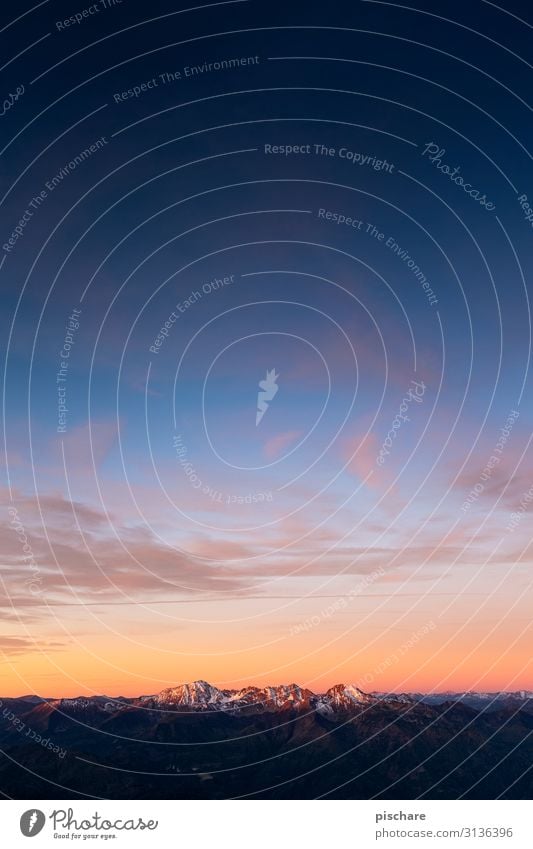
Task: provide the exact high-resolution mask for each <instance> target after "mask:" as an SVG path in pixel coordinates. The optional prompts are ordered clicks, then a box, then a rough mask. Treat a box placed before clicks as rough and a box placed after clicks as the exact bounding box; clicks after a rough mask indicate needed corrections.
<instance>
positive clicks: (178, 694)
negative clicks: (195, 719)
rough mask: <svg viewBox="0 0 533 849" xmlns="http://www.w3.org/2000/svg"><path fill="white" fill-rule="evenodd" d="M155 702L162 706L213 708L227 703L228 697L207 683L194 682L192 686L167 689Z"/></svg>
mask: <svg viewBox="0 0 533 849" xmlns="http://www.w3.org/2000/svg"><path fill="white" fill-rule="evenodd" d="M155 701H156V703H157V704H160V705H178V706H183V707H195V708H211V707H216V706H217V705H221V704H222V703H223V702H225V701H226V696H225V695H224V693H223V692H222V690H219V689H218V688H217V687H214V686H213V685H212V684H208V682H207V681H193V682H192V683H191V684H179V685H178V686H177V687H167V689H166V690H162V691H161V692H160V693H159V694H158V695H157V696H156V697H155Z"/></svg>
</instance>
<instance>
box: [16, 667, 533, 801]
mask: <svg viewBox="0 0 533 849" xmlns="http://www.w3.org/2000/svg"><path fill="white" fill-rule="evenodd" d="M532 764H533V693H532V692H530V691H516V692H512V693H507V692H501V693H486V692H471V693H441V694H421V693H401V694H396V693H376V692H374V693H366V692H364V691H362V690H361V689H359V688H358V687H357V686H355V685H353V684H337V685H335V686H333V687H330V688H329V689H328V690H327V691H326V692H324V693H319V694H317V693H313V692H312V691H311V690H309V689H308V688H306V687H301V686H299V685H297V684H287V685H279V686H265V687H253V686H248V687H243V688H240V689H235V690H229V689H220V688H218V687H215V686H213V685H212V684H209V683H208V682H206V681H195V682H193V683H188V684H180V685H178V686H175V687H168V688H166V689H164V690H162V691H161V692H159V693H157V694H154V695H141V696H138V697H110V696H105V695H101V696H100V695H97V696H89V697H86V696H80V697H78V698H62V699H45V698H42V697H39V696H23V697H20V698H14V699H13V698H9V699H8V698H4V699H0V788H1V789H2V791H3V793H4V794H5V795H7V796H9V797H11V798H16V799H31V798H39V799H47V798H49V799H56V798H87V797H89V798H90V797H97V798H117V799H120V798H140V799H156V798H186V799H189V798H191V799H195V798H213V799H215V798H216V799H220V798H240V797H245V798H249V797H250V798H284V799H299V798H301V799H307V798H317V797H325V798H354V799H366V798H383V799H414V798H436V799H442V798H444V799H446V798H453V799H455V798H459V797H461V798H463V797H464V798H496V797H502V798H527V799H530V798H531V794H532V792H533V767H532Z"/></svg>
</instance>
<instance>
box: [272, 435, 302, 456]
mask: <svg viewBox="0 0 533 849" xmlns="http://www.w3.org/2000/svg"><path fill="white" fill-rule="evenodd" d="M301 435H302V431H301V430H288V431H286V432H285V433H278V434H277V436H272V437H270V439H267V441H266V443H265V446H264V449H263V450H264V452H265V455H266V456H267V457H268V458H269V459H270V460H274V459H275V458H276V457H279V456H280V454H283V452H284V451H285V449H286V448H288V447H289V445H292V443H293V442H295V441H296V440H297V439H298V438H299V437H300V436H301Z"/></svg>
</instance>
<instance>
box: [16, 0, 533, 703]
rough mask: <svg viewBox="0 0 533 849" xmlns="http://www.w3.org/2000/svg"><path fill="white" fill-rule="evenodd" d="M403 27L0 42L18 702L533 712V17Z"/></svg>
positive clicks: (481, 1)
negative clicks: (194, 699) (348, 696)
mask: <svg viewBox="0 0 533 849" xmlns="http://www.w3.org/2000/svg"><path fill="white" fill-rule="evenodd" d="M420 5H421V6H422V5H423V6H424V9H422V8H418V7H415V6H407V5H401V6H400V5H397V4H394V3H388V2H378V0H360V1H359V2H356V3H347V2H346V3H342V2H332V3H328V4H327V5H318V6H316V7H313V6H311V5H310V4H300V3H294V4H286V3H279V2H273V3H270V2H269V3H268V4H267V3H259V2H255V0H231V1H230V2H219V3H210V4H203V5H200V6H195V7H194V8H192V7H191V8H189V7H186V6H185V5H184V4H180V3H178V4H176V3H169V2H165V0H156V2H154V3H152V4H150V6H149V7H146V6H144V5H143V4H139V3H134V2H128V0H123V2H121V3H119V2H118V0H116V2H112V1H111V0H106V2H102V0H99V2H97V3H95V4H93V5H90V4H87V5H85V6H83V0H80V3H77V4H73V3H61V2H54V0H45V2H41V3H39V4H37V5H35V6H31V5H30V4H27V3H23V4H22V6H17V9H16V10H15V9H14V8H13V7H6V9H5V10H4V11H3V12H2V15H3V19H2V23H1V26H0V38H1V39H2V40H3V45H4V47H3V51H4V55H5V56H6V57H7V59H6V62H5V64H4V66H3V68H2V81H3V88H2V91H3V92H4V94H3V96H2V98H3V111H2V115H1V116H0V117H1V121H2V129H3V130H4V132H3V133H2V149H1V151H0V154H1V158H2V168H1V193H2V199H1V203H2V239H1V242H2V249H1V251H0V278H1V283H2V288H1V292H2V298H3V309H2V312H1V316H0V323H1V332H0V345H1V346H2V362H3V366H4V368H3V395H2V403H3V433H2V449H3V450H2V457H1V465H2V482H1V488H0V494H1V503H2V515H3V520H2V525H1V527H0V535H1V545H2V547H1V551H2V560H1V568H0V578H1V584H0V614H1V615H0V650H1V652H2V657H1V660H0V694H4V695H5V696H10V695H22V694H25V693H38V694H40V695H44V696H72V695H78V694H93V693H104V692H105V693H108V694H110V695H119V694H120V695H125V696H127V695H138V694H141V693H154V692H158V691H159V690H161V689H163V688H164V687H167V686H171V685H174V684H178V683H181V682H186V681H193V680H197V679H205V680H208V681H210V682H211V683H213V684H215V685H218V686H224V687H233V688H238V687H241V686H244V685H245V684H249V683H254V684H278V683H287V682H291V681H296V682H298V683H299V684H302V685H306V686H308V687H309V688H310V689H312V690H315V691H321V690H324V689H326V688H327V687H329V686H332V685H334V684H336V683H339V682H341V681H342V682H345V683H348V682H349V683H355V684H356V685H358V686H360V687H361V689H363V690H367V691H391V692H392V691H399V692H401V691H444V690H452V691H460V690H476V689H477V690H480V689H482V690H490V691H494V690H520V689H533V678H532V671H533V670H532V665H533V664H532V657H531V624H532V622H531V602H532V595H533V593H532V584H531V553H530V541H531V533H530V528H531V515H532V512H533V462H532V447H531V438H532V435H533V431H532V412H533V411H532V404H531V391H532V380H531V374H530V354H531V315H530V301H529V289H530V282H529V281H530V280H531V268H532V259H533V257H532V244H533V243H532V239H533V229H532V227H533V183H532V164H531V159H532V154H531V152H530V150H529V147H528V140H529V139H530V138H531V137H532V130H533V122H532V117H531V107H530V105H529V102H528V101H529V98H530V92H531V83H530V74H531V65H530V64H529V62H528V55H529V54H528V47H529V44H530V40H531V27H532V25H533V21H532V20H531V10H530V9H528V6H527V4H525V3H521V2H518V0H512V2H510V3H507V4H505V9H504V8H503V7H499V6H498V5H497V4H494V3H489V2H487V1H486V0H476V2H474V3H471V4H464V3H458V2H448V3H443V2H438V0H435V2H432V3H430V4H429V5H427V4H420ZM258 405H259V408H258ZM258 409H259V411H260V413H262V415H260V416H258Z"/></svg>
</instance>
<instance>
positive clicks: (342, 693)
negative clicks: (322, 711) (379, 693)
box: [322, 684, 375, 708]
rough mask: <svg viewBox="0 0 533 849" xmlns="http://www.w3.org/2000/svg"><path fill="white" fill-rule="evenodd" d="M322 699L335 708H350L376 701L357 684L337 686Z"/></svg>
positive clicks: (331, 688)
mask: <svg viewBox="0 0 533 849" xmlns="http://www.w3.org/2000/svg"><path fill="white" fill-rule="evenodd" d="M322 699H323V700H324V701H325V702H326V703H329V704H330V705H331V706H332V707H334V708H350V707H353V706H354V705H366V704H370V703H372V702H374V701H375V699H373V698H372V696H369V695H368V693H364V692H363V691H362V690H360V689H359V687H356V686H355V684H335V686H334V687H330V689H329V690H328V691H327V692H326V693H324V695H323V696H322Z"/></svg>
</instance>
